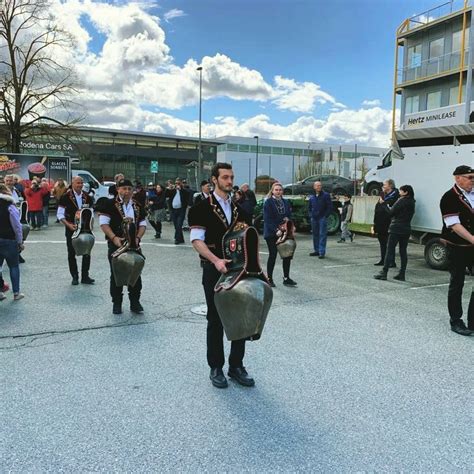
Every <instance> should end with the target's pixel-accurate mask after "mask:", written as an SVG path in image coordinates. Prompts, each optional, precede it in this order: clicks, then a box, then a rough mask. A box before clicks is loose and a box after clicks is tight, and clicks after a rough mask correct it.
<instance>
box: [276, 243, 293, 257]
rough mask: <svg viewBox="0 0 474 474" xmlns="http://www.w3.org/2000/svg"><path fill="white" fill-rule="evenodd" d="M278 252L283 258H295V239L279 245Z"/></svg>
mask: <svg viewBox="0 0 474 474" xmlns="http://www.w3.org/2000/svg"><path fill="white" fill-rule="evenodd" d="M277 250H278V254H279V255H280V257H281V258H287V257H293V255H294V254H295V250H296V241H295V240H294V239H286V240H285V241H284V242H282V243H281V244H278V245H277Z"/></svg>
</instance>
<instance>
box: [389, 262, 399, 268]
mask: <svg viewBox="0 0 474 474" xmlns="http://www.w3.org/2000/svg"><path fill="white" fill-rule="evenodd" d="M388 268H397V264H396V263H391V264H390V265H389V266H388Z"/></svg>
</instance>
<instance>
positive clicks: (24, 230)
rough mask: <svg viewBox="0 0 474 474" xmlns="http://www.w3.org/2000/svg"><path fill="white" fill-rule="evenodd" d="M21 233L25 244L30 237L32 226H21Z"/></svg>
mask: <svg viewBox="0 0 474 474" xmlns="http://www.w3.org/2000/svg"><path fill="white" fill-rule="evenodd" d="M21 232H22V233H23V242H24V241H25V240H26V238H27V237H28V234H29V233H30V225H29V224H21Z"/></svg>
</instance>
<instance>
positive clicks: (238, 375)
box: [227, 367, 255, 387]
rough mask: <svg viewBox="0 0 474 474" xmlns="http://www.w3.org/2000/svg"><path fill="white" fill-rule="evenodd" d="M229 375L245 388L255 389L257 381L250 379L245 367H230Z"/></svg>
mask: <svg viewBox="0 0 474 474" xmlns="http://www.w3.org/2000/svg"><path fill="white" fill-rule="evenodd" d="M227 375H228V376H229V377H230V378H231V379H234V380H235V381H236V382H237V383H239V384H240V385H243V386H244V387H253V386H254V385H255V380H254V379H253V378H252V377H249V374H248V373H247V371H246V370H245V367H235V368H233V367H229V372H227Z"/></svg>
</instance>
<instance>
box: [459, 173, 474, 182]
mask: <svg viewBox="0 0 474 474" xmlns="http://www.w3.org/2000/svg"><path fill="white" fill-rule="evenodd" d="M461 178H466V179H470V180H471V181H474V174H470V175H467V176H466V175H464V174H462V175H461Z"/></svg>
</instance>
